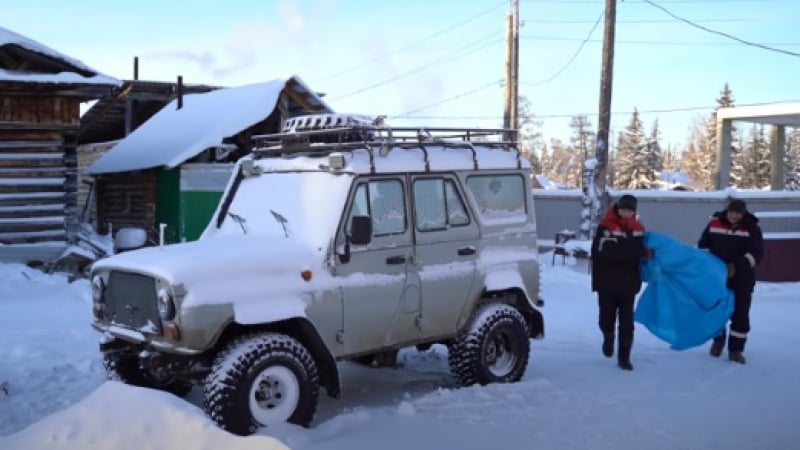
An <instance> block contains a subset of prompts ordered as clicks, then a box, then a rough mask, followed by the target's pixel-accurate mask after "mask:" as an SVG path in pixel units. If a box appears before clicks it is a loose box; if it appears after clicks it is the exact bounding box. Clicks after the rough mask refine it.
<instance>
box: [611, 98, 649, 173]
mask: <svg viewBox="0 0 800 450" xmlns="http://www.w3.org/2000/svg"><path fill="white" fill-rule="evenodd" d="M649 147H650V146H649V145H648V140H647V138H646V137H645V134H644V126H643V125H642V121H641V119H640V118H639V112H638V111H637V110H635V109H634V111H633V116H632V117H631V121H630V122H629V123H628V126H626V127H625V129H624V130H623V131H622V133H620V136H619V143H618V145H617V165H616V168H615V170H616V176H615V181H616V184H615V186H616V187H617V188H619V189H651V188H653V187H654V186H655V184H656V175H655V170H653V167H652V166H651V163H652V159H653V158H652V155H651V152H650V148H649Z"/></svg>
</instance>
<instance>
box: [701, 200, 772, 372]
mask: <svg viewBox="0 0 800 450" xmlns="http://www.w3.org/2000/svg"><path fill="white" fill-rule="evenodd" d="M697 246H698V248H701V249H708V250H709V251H710V252H711V254H713V255H714V256H716V257H717V258H719V259H720V260H721V261H722V262H724V263H725V264H727V268H728V279H727V286H728V288H730V289H732V290H733V294H734V307H733V315H732V316H731V325H730V339H729V340H728V359H729V360H731V361H733V362H736V363H739V364H744V363H745V358H744V354H743V353H744V346H745V343H746V342H747V333H749V332H750V304H751V303H752V299H753V288H754V287H755V284H756V275H755V267H756V265H757V264H758V263H759V262H760V261H761V258H762V256H763V253H764V237H763V235H762V233H761V228H760V227H759V226H758V218H757V217H756V216H755V215H753V214H752V213H750V212H748V211H747V204H745V202H744V200H740V199H734V200H731V202H730V203H729V204H728V207H727V208H726V209H725V210H724V211H719V212H716V213H714V215H713V216H712V217H711V221H710V222H709V223H708V225H706V227H705V229H704V230H703V233H702V235H701V237H700V240H699V242H698V243H697ZM720 330H721V333H719V334H718V335H717V336H716V337H715V338H714V340H713V342H712V344H711V348H710V350H709V353H710V354H711V356H713V357H719V356H720V355H721V354H722V350H723V348H724V347H725V338H726V334H725V326H724V324H723V326H722V327H720Z"/></svg>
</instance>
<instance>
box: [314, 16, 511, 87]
mask: <svg viewBox="0 0 800 450" xmlns="http://www.w3.org/2000/svg"><path fill="white" fill-rule="evenodd" d="M506 4H507V2H505V1H503V2H500V3H497V4H495V5H494V6H492V7H491V8H489V9H487V10H484V11H482V12H479V13H477V14H475V15H473V16H470V17H467V18H466V19H464V20H462V21H460V22H457V23H455V24H453V25H450V26H449V27H447V28H443V29H441V30H439V31H437V32H435V33H433V34H429V35H427V36H425V37H424V38H422V39H419V40H417V41H414V42H411V43H410V44H406V45H404V46H402V47H400V48H398V49H396V50H393V51H391V52H389V53H385V54H382V55H380V56H377V57H375V58H372V59H369V60H367V61H364V62H363V63H361V64H358V65H355V66H353V67H351V68H349V69H346V70H343V71H341V72H337V73H335V74H333V75H331V76H329V77H327V78H325V79H321V80H315V81H313V82H312V84H314V83H324V82H327V81H331V80H334V79H336V78H339V77H341V76H343V75H347V74H349V73H352V72H355V71H356V70H358V69H360V68H362V67H365V66H368V65H370V64H372V63H375V62H377V61H380V60H382V59H383V58H386V57H388V56H392V55H394V54H397V53H400V52H403V51H405V50H408V49H410V48H413V47H416V46H417V45H419V44H422V43H424V42H428V41H430V40H431V39H433V38H435V37H437V36H441V35H442V34H445V33H447V32H449V31H452V30H454V29H456V28H458V27H460V26H462V25H465V24H467V23H469V22H472V21H473V20H475V19H478V18H480V17H483V16H485V15H487V14H489V13H491V12H492V11H494V10H495V9H497V8H499V7H501V6H504V5H506Z"/></svg>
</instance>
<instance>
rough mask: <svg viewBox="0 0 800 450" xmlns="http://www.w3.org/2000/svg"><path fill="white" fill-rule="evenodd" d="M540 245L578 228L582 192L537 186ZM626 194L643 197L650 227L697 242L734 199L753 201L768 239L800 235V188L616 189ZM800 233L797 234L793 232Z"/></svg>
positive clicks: (643, 213)
mask: <svg viewBox="0 0 800 450" xmlns="http://www.w3.org/2000/svg"><path fill="white" fill-rule="evenodd" d="M532 194H533V199H534V208H535V212H536V227H537V235H538V238H539V243H540V245H541V246H542V247H545V248H546V247H549V246H551V245H552V242H553V240H554V238H555V234H556V233H557V232H561V231H564V230H572V231H576V232H577V230H578V228H579V225H580V212H581V209H582V206H581V191H580V190H577V189H573V190H559V189H533V190H532ZM623 194H632V195H634V196H636V197H637V198H638V200H639V206H638V214H639V217H640V220H641V221H642V223H643V224H644V226H645V228H647V229H648V230H651V231H656V232H659V233H665V234H668V235H670V236H672V237H674V238H676V239H678V240H680V241H682V242H684V243H686V244H690V245H694V244H696V243H697V240H698V239H699V238H700V233H701V232H702V231H703V228H704V227H705V225H706V224H707V223H708V220H709V218H710V216H711V214H712V213H714V212H715V211H720V210H722V209H724V208H725V206H726V205H727V204H728V202H729V201H730V200H731V199H732V198H740V199H742V200H744V201H745V202H747V209H748V210H749V211H751V212H753V213H754V214H755V215H756V216H757V217H759V216H760V217H759V225H761V229H762V231H763V232H764V234H765V237H766V238H771V237H793V238H800V192H797V191H733V190H729V191H714V192H689V191H655V190H626V191H610V192H609V196H610V200H611V201H612V202H613V201H614V200H616V199H617V198H619V197H620V196H621V195H623ZM793 234H794V235H793Z"/></svg>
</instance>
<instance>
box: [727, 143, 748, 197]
mask: <svg viewBox="0 0 800 450" xmlns="http://www.w3.org/2000/svg"><path fill="white" fill-rule="evenodd" d="M732 134H733V133H732ZM744 141H745V138H744V133H741V132H739V131H738V130H737V132H736V134H733V135H732V136H731V183H730V184H731V186H733V187H735V188H741V189H744V188H745V187H746V184H747V183H746V182H747V179H748V177H749V176H750V175H749V174H748V173H747V171H746V170H745V167H746V166H747V163H746V161H745V159H746V155H745V152H744V148H745V142H744Z"/></svg>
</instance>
